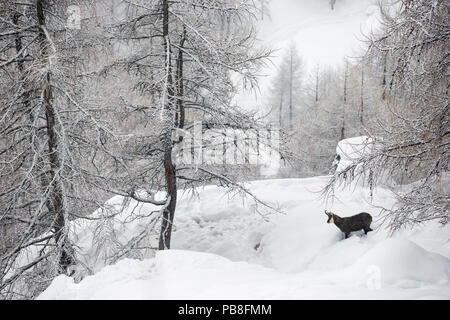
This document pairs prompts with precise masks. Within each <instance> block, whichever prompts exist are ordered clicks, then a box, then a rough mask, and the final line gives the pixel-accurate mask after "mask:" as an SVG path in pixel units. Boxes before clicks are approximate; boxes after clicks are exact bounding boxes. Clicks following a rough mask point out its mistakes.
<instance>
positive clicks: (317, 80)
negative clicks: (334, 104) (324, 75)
mask: <svg viewBox="0 0 450 320" xmlns="http://www.w3.org/2000/svg"><path fill="white" fill-rule="evenodd" d="M315 100H316V103H317V102H319V65H317V69H316V99H315Z"/></svg>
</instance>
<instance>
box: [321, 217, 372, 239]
mask: <svg viewBox="0 0 450 320" xmlns="http://www.w3.org/2000/svg"><path fill="white" fill-rule="evenodd" d="M325 214H326V215H327V216H328V221H327V223H334V224H335V225H336V227H338V228H339V229H340V230H341V231H342V232H343V233H344V234H345V239H347V238H348V237H349V235H350V232H354V231H359V230H364V233H365V234H367V232H369V231H373V230H372V229H371V228H370V224H371V223H372V216H371V215H370V214H368V213H367V212H361V213H358V214H356V215H354V216H351V217H346V218H342V217H339V216H338V215H336V214H334V213H333V212H329V211H327V210H325Z"/></svg>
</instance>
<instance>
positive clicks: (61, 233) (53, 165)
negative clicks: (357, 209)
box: [36, 0, 73, 271]
mask: <svg viewBox="0 0 450 320" xmlns="http://www.w3.org/2000/svg"><path fill="white" fill-rule="evenodd" d="M36 10H37V18H38V23H39V45H40V50H41V54H42V56H43V58H44V59H47V63H50V62H49V59H50V55H49V53H48V49H49V46H50V41H49V39H47V32H46V22H45V14H44V8H43V0H37V1H36ZM42 98H43V103H44V106H45V120H46V127H47V136H48V153H49V161H50V170H49V182H50V185H49V194H48V198H49V201H48V202H47V208H48V209H49V211H50V213H51V215H52V216H53V217H55V220H54V224H53V227H54V232H55V242H56V244H57V246H58V247H59V266H60V268H61V269H62V270H61V271H65V270H66V269H67V267H68V266H69V265H71V264H72V263H73V259H72V256H71V254H70V245H69V243H68V242H69V241H68V237H67V234H66V230H65V227H66V220H65V219H66V218H65V211H64V198H63V188H62V185H61V181H60V176H59V172H58V171H59V170H60V169H61V162H60V158H59V154H58V149H59V141H58V136H57V131H56V130H57V129H56V112H55V109H54V106H53V104H52V99H53V96H52V86H51V73H50V71H49V70H47V72H46V75H45V77H44V81H43V83H42Z"/></svg>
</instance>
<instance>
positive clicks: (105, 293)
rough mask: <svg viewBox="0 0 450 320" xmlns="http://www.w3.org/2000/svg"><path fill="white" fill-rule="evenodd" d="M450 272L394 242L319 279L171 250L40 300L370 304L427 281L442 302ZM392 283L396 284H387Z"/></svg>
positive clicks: (64, 285)
mask: <svg viewBox="0 0 450 320" xmlns="http://www.w3.org/2000/svg"><path fill="white" fill-rule="evenodd" d="M392 248H393V250H391V251H390V250H389V249H392ZM417 261H419V263H417ZM420 261H421V262H420ZM374 268H375V269H374ZM371 270H375V271H378V274H377V273H375V275H378V277H379V278H376V279H375V280H378V281H379V282H380V283H379V284H378V285H379V287H378V288H376V289H378V290H376V291H373V289H372V291H370V290H369V291H368V289H367V288H366V287H365V285H366V283H368V281H369V280H370V277H372V275H371V274H370V272H371ZM449 271H450V260H449V259H446V258H444V257H442V256H439V255H437V254H432V253H429V252H427V251H426V250H424V249H422V248H420V247H418V246H417V245H415V244H413V243H411V242H409V241H403V240H398V239H393V240H386V241H385V242H383V243H381V244H380V245H378V246H376V247H375V248H373V249H372V250H370V251H369V252H368V253H367V254H366V255H364V256H363V257H362V258H361V259H360V260H358V261H357V263H356V264H355V265H354V266H351V267H350V268H347V269H344V270H342V271H339V272H336V271H332V272H328V273H321V274H320V275H319V276H318V275H317V274H314V273H313V272H311V271H309V272H307V273H299V274H286V273H280V272H277V271H276V270H274V269H269V268H265V267H262V266H260V265H256V264H249V263H247V262H233V261H231V260H229V259H226V258H224V257H221V256H218V255H215V254H209V253H201V252H192V251H185V250H168V251H162V252H158V253H157V254H156V256H155V258H153V259H146V260H143V261H138V260H132V259H124V260H121V261H120V262H118V263H117V264H115V265H113V266H107V267H105V268H103V269H102V270H101V271H100V272H98V273H97V274H95V275H93V276H89V277H86V278H85V279H84V280H83V281H81V282H80V283H78V284H75V283H74V282H73V279H71V278H69V277H67V276H64V275H62V276H59V277H57V278H56V279H55V280H54V281H53V282H52V284H51V285H50V287H49V288H47V290H46V291H45V292H44V293H42V294H41V295H40V296H39V297H38V299H44V300H45V299H299V298H307V297H314V298H336V297H343V296H344V297H348V298H358V299H361V298H363V297H364V293H366V296H367V292H369V293H370V294H371V295H372V296H369V297H370V298H373V297H378V298H380V297H386V296H385V294H386V292H384V291H383V290H381V289H387V292H388V293H389V294H390V295H391V297H394V298H402V297H405V294H411V292H405V291H404V290H402V288H404V287H407V288H408V287H410V286H412V284H411V283H410V282H408V280H415V281H416V280H419V279H420V281H423V280H424V279H427V280H429V281H431V282H432V283H435V282H436V281H437V284H436V285H435V287H432V288H431V289H430V287H427V286H426V285H427V283H422V287H420V288H419V289H420V291H419V292H426V293H427V294H431V295H432V296H437V297H441V298H442V294H443V293H444V294H446V295H447V297H448V294H449V293H450V288H449V286H448V275H449ZM445 277H447V280H446V279H445ZM399 281H401V282H400V286H399V285H398V282H399ZM355 283H356V284H357V285H355ZM393 283H397V286H396V287H394V286H389V285H391V284H393ZM375 285H377V283H376V282H375ZM386 286H387V287H386ZM324 288H326V290H324ZM349 288H351V290H348V289H349ZM437 288H438V289H439V290H437ZM406 296H407V295H406ZM444 297H445V295H444Z"/></svg>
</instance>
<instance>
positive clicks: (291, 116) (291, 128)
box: [289, 48, 294, 131]
mask: <svg viewBox="0 0 450 320" xmlns="http://www.w3.org/2000/svg"><path fill="white" fill-rule="evenodd" d="M290 50H291V52H290V53H291V60H290V66H289V67H290V69H289V129H290V130H291V131H292V130H293V123H292V122H293V114H292V86H293V81H294V80H293V74H292V73H293V61H292V60H293V54H294V53H293V52H292V48H291V49H290Z"/></svg>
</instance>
